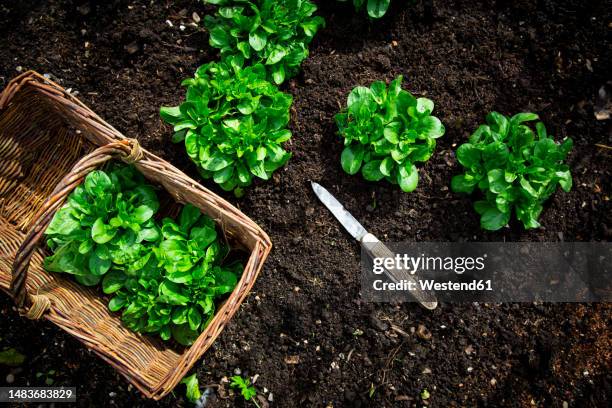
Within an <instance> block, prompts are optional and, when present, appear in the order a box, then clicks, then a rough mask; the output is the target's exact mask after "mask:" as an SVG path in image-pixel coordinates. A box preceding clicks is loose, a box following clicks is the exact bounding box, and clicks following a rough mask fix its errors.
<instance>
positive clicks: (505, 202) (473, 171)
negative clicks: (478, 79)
mask: <svg viewBox="0 0 612 408" xmlns="http://www.w3.org/2000/svg"><path fill="white" fill-rule="evenodd" d="M537 119H538V115H536V114H534V113H519V114H517V115H514V116H512V117H511V118H507V117H506V116H504V115H501V114H499V113H497V112H491V113H490V114H489V115H487V123H486V124H485V125H481V126H480V127H479V128H478V129H477V130H476V131H475V132H474V134H472V136H470V139H469V142H468V143H465V144H463V145H461V146H459V148H458V149H457V160H459V163H461V165H462V166H463V167H464V168H465V173H463V174H460V175H456V176H454V177H453V179H452V183H451V187H452V189H453V191H455V192H458V193H468V194H471V193H472V192H473V191H474V190H476V189H478V190H480V191H481V192H482V193H483V195H484V198H483V199H482V200H479V201H476V202H475V203H474V209H475V210H476V212H478V214H480V216H481V218H480V225H481V227H482V228H483V229H486V230H491V231H494V230H498V229H500V228H502V227H503V226H505V225H506V224H508V222H509V221H510V217H511V214H512V211H513V210H514V212H515V214H516V218H517V219H518V220H520V221H521V222H522V223H523V226H524V227H525V228H526V229H529V228H537V227H539V226H540V223H539V222H538V218H539V216H540V213H541V212H542V208H543V204H544V202H545V201H546V200H547V199H548V198H549V197H550V196H551V195H552V194H553V193H554V192H555V191H556V190H557V186H561V188H562V189H563V190H564V191H566V192H567V191H570V189H571V188H572V175H571V173H570V169H569V166H567V165H566V164H564V160H565V159H566V157H567V155H568V153H569V151H570V150H571V148H572V145H573V142H572V139H565V140H564V141H563V142H562V143H556V142H555V141H554V140H553V138H551V137H549V136H548V134H547V132H546V128H545V127H544V124H543V123H542V122H537V123H536V124H535V132H534V130H533V128H532V127H530V126H529V125H528V124H527V122H531V121H535V120H537Z"/></svg>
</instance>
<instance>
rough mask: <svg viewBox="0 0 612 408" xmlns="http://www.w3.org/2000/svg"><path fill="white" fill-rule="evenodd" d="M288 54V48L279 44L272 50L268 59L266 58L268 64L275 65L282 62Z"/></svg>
mask: <svg viewBox="0 0 612 408" xmlns="http://www.w3.org/2000/svg"><path fill="white" fill-rule="evenodd" d="M286 55H287V50H285V49H284V48H282V47H280V46H277V47H275V48H274V49H273V50H272V52H271V53H270V55H269V56H268V59H267V60H266V65H274V64H276V63H278V62H280V60H282V59H283V58H285V56H286Z"/></svg>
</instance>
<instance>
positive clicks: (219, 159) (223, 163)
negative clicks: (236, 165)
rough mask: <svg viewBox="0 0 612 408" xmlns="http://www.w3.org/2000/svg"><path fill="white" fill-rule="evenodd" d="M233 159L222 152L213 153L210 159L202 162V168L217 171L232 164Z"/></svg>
mask: <svg viewBox="0 0 612 408" xmlns="http://www.w3.org/2000/svg"><path fill="white" fill-rule="evenodd" d="M233 162H234V160H232V159H231V158H229V157H227V156H225V155H224V154H222V153H218V152H217V153H215V154H213V156H212V157H211V159H210V160H209V161H208V162H206V163H205V164H204V166H203V167H204V168H205V169H206V170H209V171H219V170H221V169H224V168H226V167H227V166H229V165H230V164H232V163H233Z"/></svg>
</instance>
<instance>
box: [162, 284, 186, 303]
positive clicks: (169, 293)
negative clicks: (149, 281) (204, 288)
mask: <svg viewBox="0 0 612 408" xmlns="http://www.w3.org/2000/svg"><path fill="white" fill-rule="evenodd" d="M159 294H160V295H162V296H163V299H164V301H165V302H166V303H169V304H171V305H186V304H187V303H188V302H189V296H187V295H185V294H184V293H183V291H182V290H181V287H180V285H179V284H177V283H174V282H171V281H168V280H165V281H163V282H162V283H161V285H159Z"/></svg>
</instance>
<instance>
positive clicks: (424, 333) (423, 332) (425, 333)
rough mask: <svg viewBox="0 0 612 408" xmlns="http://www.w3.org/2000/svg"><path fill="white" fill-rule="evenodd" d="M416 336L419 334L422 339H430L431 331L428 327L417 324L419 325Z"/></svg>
mask: <svg viewBox="0 0 612 408" xmlns="http://www.w3.org/2000/svg"><path fill="white" fill-rule="evenodd" d="M417 336H419V337H420V338H422V339H423V340H431V332H430V331H429V329H427V327H425V326H424V325H422V324H419V327H418V329H417Z"/></svg>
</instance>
